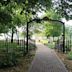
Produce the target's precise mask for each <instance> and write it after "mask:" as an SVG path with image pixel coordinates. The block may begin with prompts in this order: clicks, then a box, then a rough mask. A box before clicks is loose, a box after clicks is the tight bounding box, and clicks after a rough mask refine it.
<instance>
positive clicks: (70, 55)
mask: <svg viewBox="0 0 72 72" xmlns="http://www.w3.org/2000/svg"><path fill="white" fill-rule="evenodd" d="M68 59H69V60H72V51H70V52H69V53H68Z"/></svg>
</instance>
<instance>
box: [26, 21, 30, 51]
mask: <svg viewBox="0 0 72 72" xmlns="http://www.w3.org/2000/svg"><path fill="white" fill-rule="evenodd" d="M26 30H27V40H26V51H27V52H28V32H29V31H28V22H27V29H26Z"/></svg>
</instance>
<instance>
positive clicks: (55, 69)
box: [29, 43, 68, 72]
mask: <svg viewBox="0 0 72 72" xmlns="http://www.w3.org/2000/svg"><path fill="white" fill-rule="evenodd" d="M29 72H68V71H67V70H66V68H65V66H64V64H63V63H62V61H61V60H60V59H59V58H58V56H57V55H56V53H55V52H54V50H52V49H50V48H48V47H47V46H45V45H42V44H40V43H39V44H37V51H36V55H35V58H34V60H33V62H32V64H31V67H30V68H29Z"/></svg>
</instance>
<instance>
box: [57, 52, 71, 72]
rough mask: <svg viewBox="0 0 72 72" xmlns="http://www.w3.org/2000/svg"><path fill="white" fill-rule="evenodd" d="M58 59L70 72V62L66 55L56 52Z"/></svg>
mask: <svg viewBox="0 0 72 72" xmlns="http://www.w3.org/2000/svg"><path fill="white" fill-rule="evenodd" d="M56 53H57V55H58V57H59V58H60V59H61V60H62V61H63V63H64V64H65V66H66V68H67V69H68V72H72V60H68V58H67V54H63V53H61V52H58V51H56Z"/></svg>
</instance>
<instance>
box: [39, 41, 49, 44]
mask: <svg viewBox="0 0 72 72" xmlns="http://www.w3.org/2000/svg"><path fill="white" fill-rule="evenodd" d="M40 42H41V43H43V44H47V43H48V40H40Z"/></svg>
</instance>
